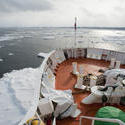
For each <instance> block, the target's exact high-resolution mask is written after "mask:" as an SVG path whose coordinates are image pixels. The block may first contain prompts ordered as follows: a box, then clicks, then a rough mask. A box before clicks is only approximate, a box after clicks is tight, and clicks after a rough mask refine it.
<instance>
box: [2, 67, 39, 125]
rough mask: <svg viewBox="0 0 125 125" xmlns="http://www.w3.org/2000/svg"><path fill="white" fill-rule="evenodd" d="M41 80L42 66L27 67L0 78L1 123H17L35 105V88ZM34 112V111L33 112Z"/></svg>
mask: <svg viewBox="0 0 125 125" xmlns="http://www.w3.org/2000/svg"><path fill="white" fill-rule="evenodd" d="M40 82H41V70H40V68H36V69H33V68H25V69H22V70H17V71H16V70H14V71H12V72H10V73H6V74H4V76H3V78H1V79H0V124H1V125H2V124H3V125H7V124H8V123H9V125H17V124H18V123H19V122H20V121H21V120H22V119H23V118H24V116H25V115H26V113H27V112H28V110H29V109H30V108H31V107H32V106H33V105H34V100H36V99H35V98H36V94H35V89H36V85H38V86H39V84H40ZM31 113H32V112H31Z"/></svg>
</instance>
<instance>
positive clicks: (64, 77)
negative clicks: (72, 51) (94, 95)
mask: <svg viewBox="0 0 125 125" xmlns="http://www.w3.org/2000/svg"><path fill="white" fill-rule="evenodd" d="M72 62H77V63H78V65H79V64H83V66H84V71H85V74H87V73H92V74H94V75H99V74H100V73H99V72H98V70H99V69H105V68H107V67H108V66H109V62H106V61H103V60H95V59H86V58H84V59H68V60H66V61H64V62H62V63H61V64H60V65H59V67H58V68H57V70H56V89H60V90H66V89H71V90H72V91H73V92H77V91H78V90H76V89H74V85H75V83H76V80H77V78H76V76H74V75H73V74H72V73H71V72H72ZM121 67H122V68H125V66H121ZM89 94H90V93H89V92H84V93H77V94H73V97H74V101H75V103H77V104H78V108H79V109H80V110H81V112H82V113H81V114H80V116H82V115H86V116H94V115H95V114H96V112H97V110H98V109H99V108H100V107H102V106H103V105H102V104H91V105H85V104H82V103H81V100H82V99H83V98H85V97H86V96H88V95H89ZM107 105H110V104H107ZM112 106H115V107H118V108H120V109H122V110H123V111H125V107H124V106H119V105H112ZM90 123H91V121H90V120H84V121H83V122H82V124H84V125H90ZM57 125H79V116H78V117H77V118H70V117H69V118H65V119H62V120H57Z"/></svg>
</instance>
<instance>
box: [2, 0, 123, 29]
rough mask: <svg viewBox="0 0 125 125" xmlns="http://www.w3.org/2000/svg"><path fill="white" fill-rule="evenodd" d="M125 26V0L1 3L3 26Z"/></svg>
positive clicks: (17, 0)
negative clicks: (75, 24)
mask: <svg viewBox="0 0 125 125" xmlns="http://www.w3.org/2000/svg"><path fill="white" fill-rule="evenodd" d="M75 16H76V17H77V18H78V19H77V20H78V21H77V25H78V26H106V27H125V0H0V26H2V27H4V26H12V27H15V26H18V27H20V26H21V27H22V26H52V27H55V26H73V24H74V17H75Z"/></svg>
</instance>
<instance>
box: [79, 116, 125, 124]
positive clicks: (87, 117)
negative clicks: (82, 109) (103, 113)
mask: <svg viewBox="0 0 125 125" xmlns="http://www.w3.org/2000/svg"><path fill="white" fill-rule="evenodd" d="M82 119H90V120H92V125H94V121H95V120H97V121H104V122H112V123H118V124H119V125H125V123H124V122H122V121H121V120H119V119H109V118H97V117H89V116H80V122H79V125H82Z"/></svg>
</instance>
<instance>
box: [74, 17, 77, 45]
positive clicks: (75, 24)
mask: <svg viewBox="0 0 125 125" xmlns="http://www.w3.org/2000/svg"><path fill="white" fill-rule="evenodd" d="M76 21H77V18H76V17H75V24H74V30H75V39H74V47H75V46H76Z"/></svg>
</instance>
